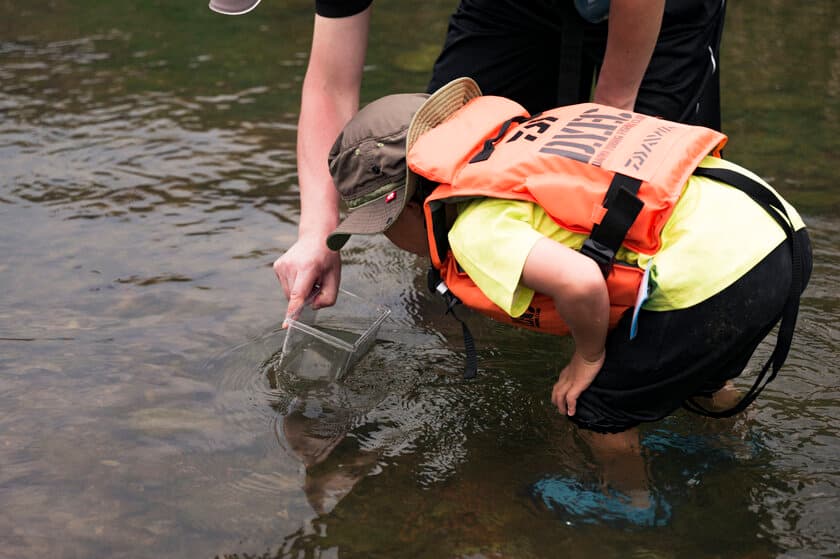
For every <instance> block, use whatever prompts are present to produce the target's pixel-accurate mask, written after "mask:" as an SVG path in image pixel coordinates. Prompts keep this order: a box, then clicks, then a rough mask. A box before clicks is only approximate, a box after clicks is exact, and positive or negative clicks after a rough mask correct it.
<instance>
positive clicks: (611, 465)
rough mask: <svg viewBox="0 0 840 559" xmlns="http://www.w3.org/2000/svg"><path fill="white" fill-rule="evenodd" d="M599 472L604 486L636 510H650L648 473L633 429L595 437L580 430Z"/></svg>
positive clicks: (588, 432)
mask: <svg viewBox="0 0 840 559" xmlns="http://www.w3.org/2000/svg"><path fill="white" fill-rule="evenodd" d="M579 434H580V436H581V438H582V439H583V440H584V441H585V442H586V443H587V444H588V445H589V448H590V450H591V451H592V454H593V456H594V458H595V460H596V462H597V463H598V466H599V468H600V471H601V478H602V482H603V484H604V486H606V487H611V488H613V489H616V490H618V491H620V492H621V493H623V494H625V495H627V496H628V497H630V500H631V504H632V505H633V506H634V507H637V508H648V507H649V506H650V504H651V503H650V490H649V482H648V475H647V469H646V467H645V462H644V457H643V456H642V452H641V445H640V443H639V430H638V429H637V428H635V427H633V428H632V429H627V430H626V431H622V432H620V433H596V432H594V431H588V430H585V429H580V430H579Z"/></svg>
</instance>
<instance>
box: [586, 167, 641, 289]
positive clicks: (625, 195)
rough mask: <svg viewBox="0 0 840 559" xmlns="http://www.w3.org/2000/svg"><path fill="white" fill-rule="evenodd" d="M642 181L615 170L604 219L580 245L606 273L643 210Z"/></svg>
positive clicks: (604, 204) (607, 273)
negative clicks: (641, 198)
mask: <svg viewBox="0 0 840 559" xmlns="http://www.w3.org/2000/svg"><path fill="white" fill-rule="evenodd" d="M641 185H642V181H640V180H639V179H634V178H633V177H628V176H627V175H622V174H621V173H616V174H615V176H614V177H613V180H612V181H611V182H610V187H609V189H608V190H607V194H606V195H605V196H604V201H603V202H602V204H601V205H602V206H603V207H604V208H606V209H607V212H606V213H605V214H604V218H603V219H602V220H601V223H599V224H597V225H595V226H594V227H592V233H590V235H589V238H588V239H586V241H584V243H583V246H582V247H581V249H580V252H581V253H583V254H585V255H586V256H588V257H590V258H591V259H593V260H594V261H595V262H596V263H597V264H598V267H599V268H601V273H602V274H604V277H607V276H608V275H610V270H612V265H613V262H614V261H615V253H616V252H618V248H619V247H620V246H621V243H622V242H624V238H625V237H626V236H627V231H629V230H630V227H631V226H632V225H633V222H634V221H635V220H636V217H637V216H638V215H639V212H640V211H642V206H644V202H642V201H641V200H640V199H639V198H638V197H637V196H636V194H638V192H639V187H641Z"/></svg>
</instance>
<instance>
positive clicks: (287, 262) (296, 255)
mask: <svg viewBox="0 0 840 559" xmlns="http://www.w3.org/2000/svg"><path fill="white" fill-rule="evenodd" d="M274 274H275V275H276V276H277V279H278V280H279V281H280V284H281V285H282V286H283V292H284V293H285V294H286V299H288V300H289V305H288V307H287V310H286V318H291V317H295V316H297V314H299V313H300V311H301V310H303V306H304V303H305V302H307V298H308V297H309V295H310V294H311V293H313V292H315V296H314V298H313V299H312V301H311V304H312V306H313V308H316V309H317V308H320V307H328V306H330V305H332V304H334V303H335V300H336V297H337V295H338V286H339V282H340V281H341V257H340V256H339V253H338V252H334V251H332V250H330V249H328V248H327V246H326V244H325V241H324V239H323V238H320V237H317V238H316V237H315V236H308V237H303V236H302V237H299V238H298V240H297V242H295V244H293V245H292V247H291V248H290V249H289V250H288V251H286V253H285V254H284V255H283V256H281V257H280V258H278V259H277V260H275V261H274Z"/></svg>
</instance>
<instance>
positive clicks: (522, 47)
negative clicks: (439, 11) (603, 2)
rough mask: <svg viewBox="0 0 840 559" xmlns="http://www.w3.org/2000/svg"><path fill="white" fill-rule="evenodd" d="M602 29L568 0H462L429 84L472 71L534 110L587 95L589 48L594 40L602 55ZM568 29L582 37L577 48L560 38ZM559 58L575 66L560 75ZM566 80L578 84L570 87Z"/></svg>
mask: <svg viewBox="0 0 840 559" xmlns="http://www.w3.org/2000/svg"><path fill="white" fill-rule="evenodd" d="M604 29H605V26H604V25H600V26H594V25H592V24H588V23H586V22H585V21H584V20H583V19H582V18H581V17H580V16H579V14H578V13H577V12H576V11H575V8H574V5H573V3H572V2H571V1H569V0H462V1H461V3H460V5H459V6H458V9H457V11H456V12H455V13H454V14H453V15H452V17H451V19H450V22H449V29H448V32H447V36H446V42H445V44H444V46H443V50H442V51H441V53H440V56H439V57H438V59H437V61H436V62H435V66H434V69H433V75H432V79H431V82H430V83H429V87H428V90H429V91H430V92H432V91H435V90H437V89H438V88H440V87H441V86H443V85H445V84H446V83H447V82H449V81H451V80H453V79H455V78H458V77H462V76H469V77H471V78H473V79H474V80H476V82H477V83H478V85H479V86H480V87H481V90H482V92H483V93H485V94H487V95H501V96H504V97H508V98H510V99H513V100H515V101H517V102H519V103H520V104H522V105H523V106H524V107H525V108H526V109H527V110H528V111H529V112H531V113H532V114H533V113H537V112H539V111H543V110H545V109H549V108H552V107H556V106H558V105H564V104H571V103H577V102H582V101H586V100H588V99H589V94H590V91H591V87H592V80H593V75H594V62H595V61H594V59H593V55H592V54H591V52H590V51H591V50H592V48H593V46H592V43H593V41H594V44H595V50H596V55H595V56H597V47H598V46H599V45H600V47H601V54H600V55H601V56H602V55H603V53H602V49H603V44H602V43H603V41H604V40H605V35H604V33H603V30H604ZM572 32H574V33H576V34H577V40H578V41H579V42H577V46H576V47H574V48H570V47H569V44H568V43H569V41H566V43H564V37H566V38H567V39H569V37H570V34H571V33H572ZM593 35H594V38H593ZM572 43H573V44H575V41H572ZM569 57H572V58H571V59H570V58H569ZM570 60H571V62H572V63H571V64H569V62H570ZM561 64H562V65H563V67H564V68H568V67H571V68H576V70H573V72H574V74H576V75H575V76H574V77H572V76H571V75H569V74H566V75H565V76H562V80H564V81H563V82H562V83H561V81H560V80H561V76H560V72H561ZM568 80H573V81H574V80H576V82H577V84H576V86H575V85H574V84H573V85H572V86H571V87H568V84H567V83H566V82H567V81H568ZM558 86H561V87H558ZM567 92H568V93H567ZM558 94H560V97H558Z"/></svg>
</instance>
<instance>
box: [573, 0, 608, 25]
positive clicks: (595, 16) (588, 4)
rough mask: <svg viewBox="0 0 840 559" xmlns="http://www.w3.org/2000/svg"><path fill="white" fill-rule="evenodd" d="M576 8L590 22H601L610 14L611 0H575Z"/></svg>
mask: <svg viewBox="0 0 840 559" xmlns="http://www.w3.org/2000/svg"><path fill="white" fill-rule="evenodd" d="M575 8H577V11H578V13H579V14H580V17H582V18H583V19H585V20H586V21H588V22H589V23H600V22H602V21H604V20H605V19H607V17H608V16H609V15H610V0H575Z"/></svg>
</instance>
